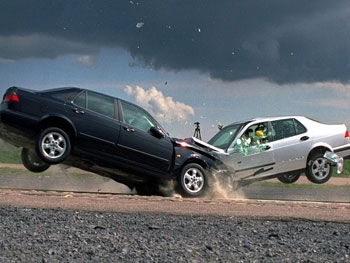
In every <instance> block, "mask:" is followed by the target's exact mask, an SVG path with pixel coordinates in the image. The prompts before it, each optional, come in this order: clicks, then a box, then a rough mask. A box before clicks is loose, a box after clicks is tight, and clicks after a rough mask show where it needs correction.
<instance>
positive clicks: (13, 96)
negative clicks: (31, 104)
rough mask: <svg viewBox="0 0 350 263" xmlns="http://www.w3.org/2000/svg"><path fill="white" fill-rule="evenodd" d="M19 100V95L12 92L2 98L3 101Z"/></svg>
mask: <svg viewBox="0 0 350 263" xmlns="http://www.w3.org/2000/svg"><path fill="white" fill-rule="evenodd" d="M10 101H12V102H19V97H18V95H17V94H15V93H12V94H6V95H5V97H4V100H3V103H5V102H10Z"/></svg>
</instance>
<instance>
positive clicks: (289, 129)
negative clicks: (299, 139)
mask: <svg viewBox="0 0 350 263" xmlns="http://www.w3.org/2000/svg"><path fill="white" fill-rule="evenodd" d="M271 124H272V128H273V130H274V134H275V136H274V140H281V139H285V138H289V137H292V136H295V135H298V134H301V133H304V132H306V128H305V127H304V126H303V125H302V124H301V123H300V122H299V121H298V120H296V119H285V120H276V121H273V122H272V123H271Z"/></svg>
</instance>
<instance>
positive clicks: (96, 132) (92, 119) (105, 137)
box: [68, 91, 121, 159]
mask: <svg viewBox="0 0 350 263" xmlns="http://www.w3.org/2000/svg"><path fill="white" fill-rule="evenodd" d="M68 112H69V116H70V119H71V120H72V122H73V123H74V125H75V128H76V130H77V138H76V142H75V148H76V150H79V151H83V152H84V153H87V154H91V155H95V156H97V157H107V158H111V159H113V158H114V153H115V147H116V145H117V141H118V139H119V135H120V129H121V128H120V123H119V122H118V121H117V120H116V118H115V116H116V115H117V107H116V103H115V99H114V98H113V97H110V96H107V95H103V94H100V93H95V92H91V91H84V92H82V93H80V94H79V95H78V96H77V97H76V98H75V100H74V101H73V103H72V104H70V105H69V106H68ZM101 159H102V158H101Z"/></svg>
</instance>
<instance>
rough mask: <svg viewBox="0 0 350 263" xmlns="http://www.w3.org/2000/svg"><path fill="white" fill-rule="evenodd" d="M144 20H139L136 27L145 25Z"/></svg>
mask: <svg viewBox="0 0 350 263" xmlns="http://www.w3.org/2000/svg"><path fill="white" fill-rule="evenodd" d="M144 24H145V23H144V22H138V23H137V24H136V27H137V28H141V27H143V26H144Z"/></svg>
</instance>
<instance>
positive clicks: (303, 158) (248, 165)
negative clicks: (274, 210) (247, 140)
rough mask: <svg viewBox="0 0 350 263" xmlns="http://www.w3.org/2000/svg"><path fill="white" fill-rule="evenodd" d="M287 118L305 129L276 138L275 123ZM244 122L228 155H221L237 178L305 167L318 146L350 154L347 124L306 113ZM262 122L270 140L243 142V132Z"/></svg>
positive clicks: (342, 153) (261, 175)
mask: <svg viewBox="0 0 350 263" xmlns="http://www.w3.org/2000/svg"><path fill="white" fill-rule="evenodd" d="M288 119H293V121H294V120H296V121H297V122H299V123H301V124H302V126H304V127H305V128H306V129H305V130H303V131H302V132H300V133H299V134H296V135H293V136H286V137H283V136H282V137H281V138H278V139H277V137H278V136H277V135H276V133H275V130H274V127H273V125H272V123H276V121H281V120H288ZM242 123H247V124H246V125H245V126H244V127H242V129H241V130H240V131H239V132H238V133H237V134H236V136H235V139H234V140H233V142H232V143H231V145H230V146H229V147H228V149H225V150H226V152H227V153H228V156H224V155H222V159H225V160H224V162H225V164H226V165H228V166H232V168H233V169H234V170H235V176H236V177H237V179H243V178H248V177H266V176H270V175H276V174H285V173H291V172H298V173H300V171H303V170H305V169H306V167H307V161H308V158H309V155H310V153H311V152H312V150H313V149H316V148H319V147H321V148H323V149H324V151H326V150H327V151H330V152H334V153H336V154H337V155H338V156H340V157H347V156H349V155H350V142H349V137H348V136H345V134H347V128H346V126H345V125H344V124H323V123H320V122H317V121H314V120H311V119H309V118H306V117H303V116H285V117H274V118H257V119H253V120H251V121H244V122H242ZM259 123H264V124H265V125H268V130H269V136H266V137H267V138H271V140H269V139H266V141H265V142H264V143H259V144H258V145H252V144H249V146H246V147H245V146H242V145H243V143H242V141H241V140H242V138H243V136H244V134H246V133H248V130H249V129H250V127H255V126H256V125H258V124H259ZM302 126H300V127H302ZM296 133H298V132H296ZM242 149H243V150H242Z"/></svg>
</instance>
